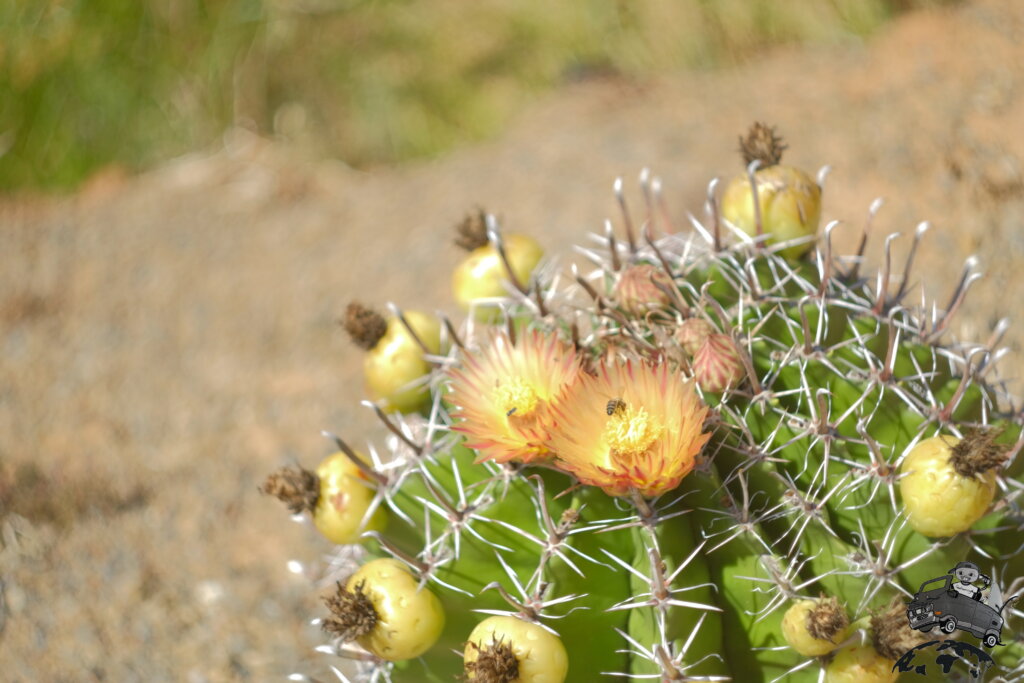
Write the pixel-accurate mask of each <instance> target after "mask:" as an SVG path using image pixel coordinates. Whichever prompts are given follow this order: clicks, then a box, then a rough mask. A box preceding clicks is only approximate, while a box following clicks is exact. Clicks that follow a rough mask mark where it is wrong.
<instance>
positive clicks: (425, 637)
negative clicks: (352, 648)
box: [345, 558, 445, 662]
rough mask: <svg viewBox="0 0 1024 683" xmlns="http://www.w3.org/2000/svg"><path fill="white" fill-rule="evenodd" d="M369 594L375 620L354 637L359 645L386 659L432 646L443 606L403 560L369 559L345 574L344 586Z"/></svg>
mask: <svg viewBox="0 0 1024 683" xmlns="http://www.w3.org/2000/svg"><path fill="white" fill-rule="evenodd" d="M360 584H362V592H363V593H364V594H365V595H366V597H367V598H369V601H370V603H371V604H372V605H373V609H374V611H375V612H376V613H377V620H376V623H375V624H374V626H373V628H372V629H371V630H370V632H369V633H366V634H365V635H362V636H359V637H358V638H356V642H358V643H359V644H360V645H361V646H363V647H364V648H366V649H367V650H369V651H370V652H372V653H373V654H375V655H377V656H378V657H380V658H381V659H386V660H388V661H389V662H398V661H401V660H404V659H413V658H415V657H419V656H420V655H422V654H423V653H424V652H426V651H427V650H429V649H430V648H431V647H433V645H434V643H436V642H437V639H438V638H440V637H441V631H443V630H444V621H445V616H444V608H443V607H442V606H441V601H440V600H438V599H437V596H436V595H434V594H433V593H432V592H431V591H430V589H428V588H426V587H422V588H421V587H420V585H419V580H418V579H417V578H416V577H414V576H413V575H412V574H411V573H409V570H408V569H407V568H406V566H405V565H404V564H402V563H401V562H399V561H398V560H393V559H391V558H384V559H380V560H373V561H372V562H368V563H367V564H365V565H363V566H362V567H360V568H359V570H358V571H356V573H354V574H353V575H352V576H351V577H349V579H348V581H347V582H346V584H345V585H346V588H347V590H348V591H350V592H353V593H354V592H355V591H356V587H357V586H359V585H360Z"/></svg>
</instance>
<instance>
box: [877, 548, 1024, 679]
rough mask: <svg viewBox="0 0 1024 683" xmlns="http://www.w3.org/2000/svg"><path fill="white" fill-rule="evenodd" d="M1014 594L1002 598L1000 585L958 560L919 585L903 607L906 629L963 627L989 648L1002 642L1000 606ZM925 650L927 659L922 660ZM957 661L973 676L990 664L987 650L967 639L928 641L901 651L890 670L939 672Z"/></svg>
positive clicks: (952, 629) (948, 631) (944, 630)
mask: <svg viewBox="0 0 1024 683" xmlns="http://www.w3.org/2000/svg"><path fill="white" fill-rule="evenodd" d="M979 583H980V584H981V585H977V584H979ZM1017 597H1018V596H1016V595H1013V596H1010V597H1009V598H1007V599H1005V600H1004V599H1003V597H1002V593H1001V592H1000V590H999V585H998V584H995V583H993V582H992V578H991V577H989V576H987V575H985V574H982V573H981V571H980V570H979V569H978V565H976V564H974V563H973V562H960V563H958V564H957V565H956V566H955V567H953V568H952V569H950V570H949V572H948V573H947V574H946V575H944V576H940V577H937V578H934V579H930V580H928V581H925V582H924V583H923V584H921V588H920V589H919V590H918V591H917V593H916V594H915V595H914V598H913V600H911V601H910V603H909V604H908V605H907V622H908V624H909V625H910V628H912V629H916V630H918V631H921V632H922V633H928V632H930V631H932V630H933V629H935V628H938V629H939V630H940V631H941V632H942V633H945V634H947V635H952V634H953V633H954V632H956V631H963V632H964V633H968V634H970V635H971V636H974V637H975V638H977V639H978V640H980V641H981V644H982V646H983V647H985V648H988V649H991V648H994V647H997V646H999V645H1004V643H1003V642H1002V640H1001V638H1002V633H1003V610H1004V609H1005V608H1007V607H1008V606H1009V605H1010V604H1011V603H1012V602H1013V601H1014V600H1016V599H1017ZM928 654H930V655H931V661H928V660H927V659H926V655H928ZM957 662H966V663H967V666H968V670H969V672H970V674H971V676H973V677H974V678H978V677H980V676H983V675H984V674H985V672H986V671H988V669H989V667H990V666H992V664H993V663H994V661H993V659H992V657H991V655H989V653H987V652H985V651H984V650H982V649H980V648H978V647H975V646H974V645H972V644H970V643H968V642H964V641H957V640H933V641H931V642H928V643H924V644H922V645H918V646H917V647H915V648H913V649H912V650H910V651H908V652H906V653H904V654H903V656H902V657H900V658H899V660H898V661H897V662H896V665H895V666H893V671H900V672H914V673H919V674H929V673H934V672H936V670H939V671H941V672H942V673H944V674H949V672H950V671H951V670H952V667H953V666H954V665H955V664H956V663H957ZM932 665H934V667H935V669H934V670H933V669H931V666H932Z"/></svg>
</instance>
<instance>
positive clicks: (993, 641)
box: [981, 633, 999, 647]
mask: <svg viewBox="0 0 1024 683" xmlns="http://www.w3.org/2000/svg"><path fill="white" fill-rule="evenodd" d="M981 643H982V645H984V646H985V647H995V646H996V645H997V644H998V643H999V636H997V635H996V634H995V633H986V634H985V639H984V640H983V641H981Z"/></svg>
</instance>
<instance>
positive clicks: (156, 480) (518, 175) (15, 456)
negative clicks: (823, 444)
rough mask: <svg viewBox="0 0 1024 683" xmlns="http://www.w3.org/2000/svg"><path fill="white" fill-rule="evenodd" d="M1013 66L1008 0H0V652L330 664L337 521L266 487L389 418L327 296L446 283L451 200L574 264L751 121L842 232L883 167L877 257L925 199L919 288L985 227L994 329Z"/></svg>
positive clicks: (53, 672) (179, 662)
mask: <svg viewBox="0 0 1024 683" xmlns="http://www.w3.org/2000/svg"><path fill="white" fill-rule="evenodd" d="M1022 65H1024V8H1022V7H1021V6H1020V3H1019V2H1018V0H963V1H960V2H940V1H930V0H902V1H900V0H791V1H790V2H771V1H769V0H677V1H674V2H670V1H669V0H646V1H641V2H612V1H610V0H606V1H603V2H598V1H596V0H595V1H589V2H584V1H582V0H574V1H564V2H557V3H552V2H541V1H540V0H521V1H520V2H515V3H512V2H500V1H495V0H478V1H477V2H472V3H466V2H455V1H453V0H433V1H429V2H428V1H417V0H403V1H398V0H376V1H373V2H369V1H367V2H359V1H355V0H353V1H348V2H345V1H340V0H262V1H260V0H210V1H206V2H200V1H198V0H192V1H185V0H134V1H129V0H93V1H92V2H84V1H72V0H65V1H58V0H33V1H29V0H6V1H5V2H0V661H2V662H3V674H0V678H3V679H4V680H5V681H6V680H11V681H65V680H66V681H89V680H96V681H136V680H146V681H182V680H185V681H234V680H252V681H267V680H283V679H284V677H285V676H287V675H288V674H289V673H292V672H303V673H307V674H313V675H321V676H324V678H326V677H327V675H329V674H327V675H325V673H326V671H327V670H326V667H327V666H328V665H330V664H333V663H334V662H331V661H325V658H324V657H323V656H321V655H317V654H315V653H314V652H313V651H312V648H313V647H314V646H315V645H316V644H318V643H319V642H320V639H321V636H320V634H318V633H317V630H316V628H315V627H312V626H310V625H309V620H310V618H311V617H312V616H315V615H317V614H318V613H320V611H321V610H322V606H321V604H320V601H319V599H318V596H317V587H316V581H317V579H318V577H319V572H320V570H321V568H322V559H323V557H324V555H325V554H326V553H327V552H329V550H330V548H329V547H328V546H327V544H326V543H325V542H324V541H323V540H322V539H320V538H319V537H318V536H317V535H316V534H315V533H314V532H313V531H312V530H311V529H310V528H309V527H308V526H303V525H297V524H294V523H293V522H292V521H291V520H290V519H289V516H288V514H287V512H286V510H285V509H284V508H283V506H281V505H280V504H279V503H278V502H277V501H273V500H268V499H265V498H263V497H262V496H260V495H259V493H258V492H257V487H258V485H259V483H260V482H261V481H262V479H263V477H264V476H265V475H266V473H268V472H269V471H271V470H273V469H275V468H277V467H278V466H280V465H283V464H292V463H295V462H298V463H301V464H303V465H305V466H307V467H312V466H314V465H315V464H316V463H317V462H318V461H319V460H320V459H321V458H322V457H324V456H325V455H327V454H328V453H329V452H330V448H329V444H328V443H326V442H325V440H324V439H323V438H322V437H321V436H320V431H321V430H323V429H329V430H332V431H335V432H337V433H339V434H341V435H342V436H344V437H345V438H346V439H347V440H348V441H350V442H351V443H354V444H357V445H365V444H367V443H370V444H376V445H378V446H380V445H381V444H382V443H383V439H384V431H383V429H382V428H381V427H380V425H379V424H378V423H376V422H375V420H374V419H373V418H372V415H371V414H370V413H369V412H368V411H367V410H366V409H365V408H362V407H361V406H360V405H359V401H360V399H361V398H362V379H361V362H362V360H361V359H362V357H361V352H360V351H359V350H358V349H357V348H356V347H355V346H353V345H352V344H350V343H349V342H348V341H347V340H346V339H345V338H344V335H343V333H342V332H341V330H340V328H339V327H338V325H337V320H338V317H339V316H340V314H341V313H342V311H343V310H344V307H345V305H346V304H347V303H348V302H349V301H350V300H352V299H360V300H362V301H364V302H365V303H367V304H370V305H372V306H378V307H383V306H384V304H385V303H386V302H389V301H394V302H397V303H399V304H401V305H402V306H403V307H405V308H408V309H421V310H425V311H435V310H442V311H445V312H446V313H448V314H450V315H452V316H453V317H458V316H459V315H460V314H459V312H458V311H457V310H456V308H455V306H454V305H453V304H452V302H451V295H450V291H449V289H450V277H451V270H452V268H453V267H454V266H455V264H456V263H457V262H458V261H459V259H460V254H459V252H458V250H457V249H455V247H453V246H452V244H451V241H452V236H453V226H454V225H455V224H456V223H457V222H458V221H459V220H460V219H461V218H462V216H463V215H464V214H465V213H466V212H467V211H470V210H472V209H474V208H475V207H476V206H478V205H482V206H484V207H486V208H487V209H488V210H490V211H492V212H494V213H496V214H498V215H499V216H501V218H502V220H503V222H504V224H505V225H506V226H507V227H508V228H509V229H510V230H515V231H520V232H525V233H528V234H531V235H532V236H534V237H535V238H537V239H538V240H539V241H541V242H542V243H543V244H544V246H545V248H546V249H547V251H548V254H549V255H550V256H551V257H552V258H556V259H560V262H561V263H563V264H564V263H565V262H566V261H567V260H568V259H569V258H570V257H571V247H572V245H574V244H582V243H585V241H586V239H587V237H586V236H587V233H588V232H592V231H596V230H600V229H601V227H602V225H603V221H604V220H605V219H606V218H611V219H612V220H613V221H614V222H615V223H616V224H617V225H618V224H619V222H620V219H619V214H618V208H617V205H616V202H615V200H614V197H613V195H612V193H611V187H612V183H613V181H614V179H615V178H616V177H623V178H624V180H625V186H626V196H627V200H628V201H629V202H630V203H631V205H632V206H633V207H634V210H635V211H637V212H638V214H639V213H640V208H639V207H640V206H642V195H641V193H640V191H639V188H638V185H637V177H638V175H639V174H640V173H641V171H642V170H643V169H644V168H650V169H651V172H652V173H653V174H654V175H656V176H658V177H660V178H661V179H662V182H663V187H664V189H665V198H666V202H667V204H668V207H669V212H670V213H671V215H672V220H673V227H674V228H675V229H686V228H685V226H686V225H687V220H688V219H687V212H688V211H692V212H694V213H695V214H696V215H698V216H699V215H701V214H702V205H703V202H704V197H705V193H706V189H707V185H708V182H709V180H710V179H711V178H714V177H720V178H723V179H727V178H729V177H731V176H732V175H734V174H736V173H739V172H740V171H741V170H742V167H741V162H740V160H739V158H738V155H737V154H736V146H737V137H738V135H739V134H740V133H741V132H742V131H744V130H745V129H746V127H747V126H748V125H749V124H750V123H751V122H752V121H754V120H764V121H767V122H769V123H772V124H775V125H777V126H778V130H779V132H780V133H781V134H782V135H783V136H784V137H785V138H786V141H787V142H788V144H789V150H788V151H787V155H788V156H787V161H788V162H789V163H792V164H794V165H797V166H800V167H803V168H805V169H807V170H808V171H810V172H814V171H816V170H817V169H818V168H819V167H820V166H823V165H825V164H828V165H830V166H831V168H832V172H831V175H830V176H829V178H828V181H827V183H826V187H825V192H824V211H823V214H824V220H825V221H828V220H832V219H835V220H838V221H840V223H839V225H838V227H837V228H836V231H835V233H834V237H835V242H836V244H837V245H838V247H840V248H847V249H851V248H854V247H855V246H856V244H857V242H858V241H859V239H860V236H861V232H862V229H863V228H864V225H865V218H866V216H867V211H868V206H869V205H870V204H871V202H872V201H873V200H874V199H875V198H877V197H882V198H884V199H885V204H884V207H883V208H882V210H881V212H880V213H879V214H878V216H877V218H876V219H875V221H874V223H873V226H872V229H871V230H872V232H871V239H870V240H869V247H868V257H869V260H871V261H872V262H875V263H877V262H878V261H879V260H880V259H881V257H882V254H883V246H882V245H883V243H884V241H885V237H886V235H888V234H890V233H895V232H899V233H900V234H901V236H900V237H897V238H894V240H893V242H892V248H893V258H894V259H902V258H903V257H904V255H905V254H906V252H907V249H908V247H909V245H910V241H911V235H912V234H913V232H914V229H915V227H916V226H917V225H918V223H919V222H920V221H923V220H929V221H931V224H932V227H931V229H930V230H929V231H928V234H927V236H926V239H925V242H924V244H923V246H922V249H921V252H920V253H919V256H918V262H917V263H918V267H917V269H916V274H915V277H914V281H913V282H912V283H911V284H912V286H913V287H914V288H915V289H914V290H912V291H922V292H925V293H926V301H927V302H928V303H929V304H930V303H931V302H932V301H936V302H937V304H938V306H940V307H942V306H944V305H946V302H947V299H948V296H949V293H950V291H951V288H952V283H953V282H954V281H955V280H956V278H957V277H958V276H959V273H960V270H961V268H962V266H963V264H964V261H965V259H967V257H968V256H970V255H972V254H973V255H977V257H978V264H979V265H978V266H975V270H976V271H977V272H979V273H982V272H983V273H984V277H983V278H982V279H981V280H980V281H979V282H977V283H976V284H975V285H974V287H973V290H972V292H971V294H970V298H969V299H968V304H967V305H966V306H965V307H964V308H963V310H962V311H961V313H960V314H958V318H957V324H956V329H955V330H954V331H955V332H956V333H957V334H958V335H959V336H961V337H965V338H969V339H979V338H987V336H988V335H989V334H990V331H991V330H992V328H993V326H994V325H995V324H996V323H997V322H998V321H999V320H1000V319H1002V318H1004V317H1010V318H1014V317H1016V316H1017V313H1018V310H1019V308H1020V307H1019V306H1018V305H1017V301H1019V300H1020V295H1021V294H1022V293H1024V291H1022V290H1024V287H1022V283H1024V280H1022V279H1021V278H1020V276H1019V274H1018V272H1017V270H1018V269H1017V268H1016V265H1017V264H1018V263H1020V262H1021V261H1020V259H1022V258H1024V170H1022V169H1024V162H1022V160H1024V124H1022V123H1021V122H1022V121H1024V94H1022V93H1024V67H1022ZM897 262H900V261H899V260H897ZM1018 327H1019V324H1018V325H1015V326H1014V327H1012V328H1011V331H1010V332H1009V333H1007V335H1006V336H1005V338H1004V340H1003V344H1004V345H1006V346H1008V347H1009V348H1010V349H1012V350H1015V351H1018V352H1019V350H1020V339H1021V335H1020V333H1019V331H1017V328H1018ZM1002 367H1003V374H1004V375H1005V376H1007V377H1008V378H1009V379H1010V381H1011V382H1016V380H1015V379H1014V378H1015V377H1016V376H1017V372H1018V370H1017V369H1018V368H1019V367H1020V366H1019V363H1018V362H1017V361H1014V360H1013V356H1011V357H1009V358H1008V359H1006V360H1004V361H1003V362H1002ZM1013 386H1016V384H1014V385H1013Z"/></svg>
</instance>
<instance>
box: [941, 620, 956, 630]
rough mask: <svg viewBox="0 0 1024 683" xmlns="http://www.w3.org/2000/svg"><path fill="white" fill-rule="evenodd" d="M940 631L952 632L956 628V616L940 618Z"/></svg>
mask: <svg viewBox="0 0 1024 683" xmlns="http://www.w3.org/2000/svg"><path fill="white" fill-rule="evenodd" d="M941 628H942V632H943V633H952V632H953V631H955V630H956V617H946V618H945V619H943V620H942V627H941Z"/></svg>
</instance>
